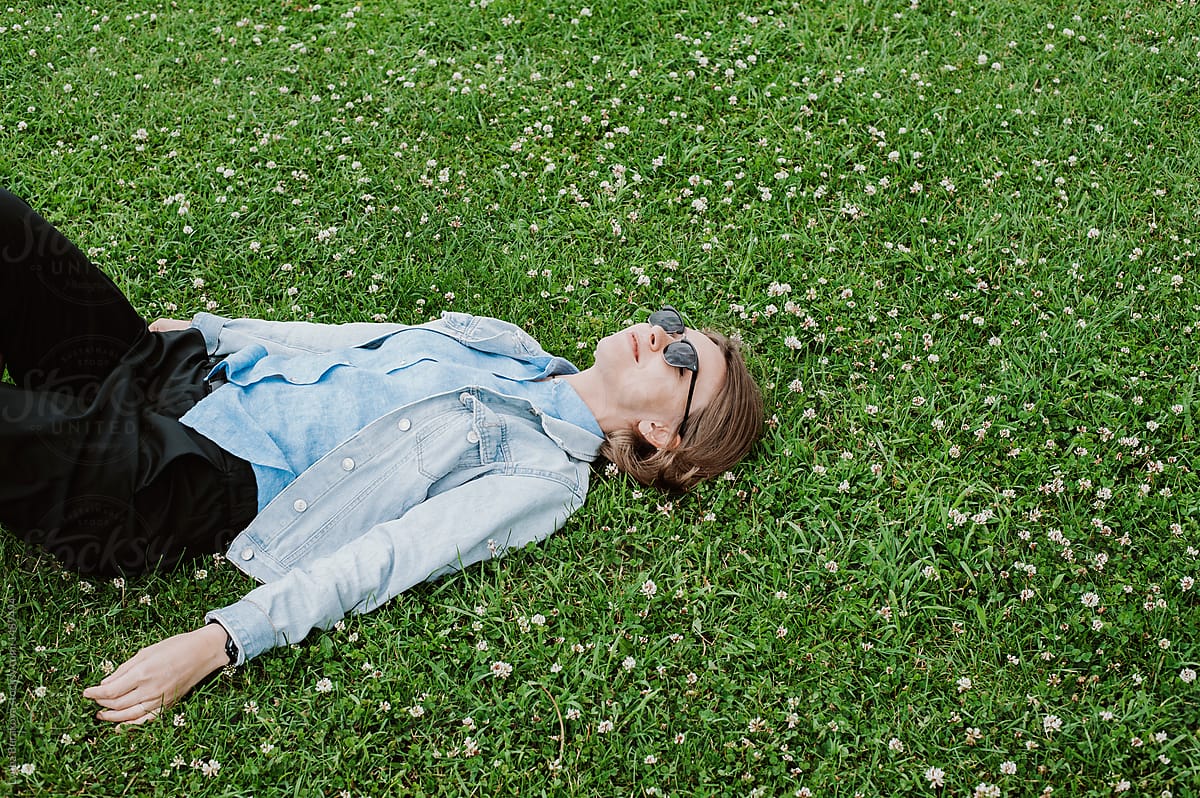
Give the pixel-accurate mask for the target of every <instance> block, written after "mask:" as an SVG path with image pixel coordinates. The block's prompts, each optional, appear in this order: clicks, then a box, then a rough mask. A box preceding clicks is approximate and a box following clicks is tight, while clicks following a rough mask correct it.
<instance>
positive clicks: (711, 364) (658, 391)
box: [594, 322, 725, 448]
mask: <svg viewBox="0 0 1200 798" xmlns="http://www.w3.org/2000/svg"><path fill="white" fill-rule="evenodd" d="M682 339H686V340H687V341H688V342H689V343H691V345H692V347H693V348H694V349H695V350H696V356H697V360H698V365H697V369H696V388H695V391H694V392H693V394H692V404H691V410H690V415H689V418H691V417H693V416H695V415H697V414H698V413H700V412H701V411H702V410H704V408H706V407H708V405H709V403H710V402H711V401H712V400H713V398H714V397H715V396H716V395H717V392H718V391H719V390H721V386H722V384H724V382H725V356H724V355H723V354H722V353H721V349H720V347H718V346H717V344H716V343H714V342H713V341H712V339H710V338H709V337H708V336H707V335H705V334H704V333H702V332H700V331H699V330H694V329H692V328H690V327H689V328H684V330H683V332H682V333H678V334H675V335H672V334H670V333H667V332H666V331H665V330H663V328H662V327H660V326H658V325H651V324H650V323H648V322H643V323H641V324H635V325H633V326H632V327H626V328H625V329H623V330H621V331H620V332H616V333H613V334H612V335H609V336H607V337H606V338H603V339H601V340H600V342H599V343H598V344H597V345H596V361H595V366H594V367H595V368H596V369H598V370H599V371H600V372H601V374H603V376H604V384H605V386H606V388H607V389H608V390H609V396H608V397H607V398H608V400H609V401H610V402H611V403H613V404H614V405H618V406H620V407H622V408H623V409H624V410H625V412H626V413H627V414H628V416H629V418H631V419H632V420H634V422H635V425H636V426H638V428H639V429H640V430H641V431H642V434H643V436H644V437H646V438H647V439H648V440H650V442H651V443H654V444H655V445H657V446H663V445H664V444H663V443H661V442H660V441H656V440H654V439H652V438H651V436H650V434H648V432H647V429H645V428H643V423H645V424H646V425H658V427H659V428H661V429H657V430H656V434H660V435H661V434H665V435H667V437H666V438H663V439H661V440H665V441H673V439H674V436H675V434H676V433H677V431H678V429H679V425H680V424H681V423H682V422H683V418H684V411H685V408H686V407H687V400H688V390H689V388H690V386H691V382H692V372H691V371H690V370H689V369H687V368H683V367H679V366H672V365H671V364H669V363H668V362H667V361H666V359H664V357H663V350H664V349H666V347H667V345H668V344H671V343H673V342H675V341H679V340H682ZM689 424H690V422H689ZM673 445H674V443H673V442H670V443H667V444H666V446H667V447H668V448H669V446H673Z"/></svg>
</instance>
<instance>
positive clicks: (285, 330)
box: [192, 311, 546, 357]
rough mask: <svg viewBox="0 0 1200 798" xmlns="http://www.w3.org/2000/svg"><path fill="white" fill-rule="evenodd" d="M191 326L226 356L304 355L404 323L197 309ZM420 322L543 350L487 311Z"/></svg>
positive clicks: (212, 350)
mask: <svg viewBox="0 0 1200 798" xmlns="http://www.w3.org/2000/svg"><path fill="white" fill-rule="evenodd" d="M192 326H193V327H194V328H196V329H197V330H199V331H200V332H201V333H202V334H203V335H204V344H205V346H206V347H207V348H208V353H209V354H210V355H219V356H226V355H230V354H232V353H234V352H237V351H238V350H240V349H244V348H246V347H248V346H251V345H258V346H262V347H263V348H264V349H265V350H266V351H267V353H268V354H271V355H309V354H319V353H323V352H331V351H333V350H335V349H345V348H347V347H356V346H364V345H366V344H370V343H372V342H374V341H378V340H380V339H383V338H386V337H387V336H389V335H392V334H393V333H396V332H399V331H400V330H403V329H405V327H406V325H403V324H378V323H373V322H354V323H350V324H316V323H313V322H307V321H265V320H263V319H226V318H224V317H222V316H216V315H213V314H211V313H197V314H196V316H195V318H193V319H192ZM421 326H422V327H425V328H428V329H432V330H437V331H438V332H441V333H444V334H446V335H449V336H451V337H453V338H455V339H457V340H459V341H461V342H463V343H464V344H467V345H468V346H471V347H474V348H475V349H479V350H482V351H485V352H494V353H498V354H504V355H509V356H512V357H531V356H536V355H544V354H546V352H545V350H543V349H542V347H541V345H540V344H538V342H537V341H535V340H534V339H533V337H532V336H530V335H529V333H527V332H525V331H524V330H522V329H521V328H520V327H518V326H516V325H515V324H511V323H509V322H506V321H501V320H500V319H493V318H489V317H487V316H474V315H471V314H469V313H458V312H454V311H445V312H443V313H442V316H441V318H439V319H435V320H434V321H430V322H427V323H425V324H423V325H421Z"/></svg>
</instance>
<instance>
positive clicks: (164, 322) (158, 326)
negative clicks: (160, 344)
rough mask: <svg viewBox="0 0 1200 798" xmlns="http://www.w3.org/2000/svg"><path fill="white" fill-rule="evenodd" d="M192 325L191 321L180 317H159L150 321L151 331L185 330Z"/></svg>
mask: <svg viewBox="0 0 1200 798" xmlns="http://www.w3.org/2000/svg"><path fill="white" fill-rule="evenodd" d="M190 326H192V323H191V322H190V321H181V320H179V319H158V320H157V321H153V322H150V328H149V329H150V332H169V331H170V330H183V329H186V328H188V327H190Z"/></svg>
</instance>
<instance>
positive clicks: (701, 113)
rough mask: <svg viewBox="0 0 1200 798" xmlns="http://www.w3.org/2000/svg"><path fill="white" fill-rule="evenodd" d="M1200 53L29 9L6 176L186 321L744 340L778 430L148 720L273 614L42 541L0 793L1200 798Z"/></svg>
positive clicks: (737, 16) (919, 30)
mask: <svg viewBox="0 0 1200 798" xmlns="http://www.w3.org/2000/svg"><path fill="white" fill-rule="evenodd" d="M93 5H95V6H100V7H97V8H93V7H92V6H93ZM1198 23H1200V13H1198V12H1197V9H1196V6H1195V3H1194V1H1193V2H1186V1H1184V0H1132V1H1131V2H1122V3H1117V2H1111V0H1097V1H1096V2H1092V3H1079V4H1075V5H1072V4H1063V3H1058V2H1050V0H1027V2H1021V3H1010V2H999V1H997V2H984V1H983V0H975V2H955V1H953V0H912V1H911V2H895V1H893V2H875V1H874V0H865V1H863V0H830V1H829V2H810V3H794V4H789V3H784V2H772V0H764V2H761V3H758V4H754V3H724V2H719V1H718V0H685V2H678V3H670V2H663V0H643V2H625V0H612V2H605V3H600V2H597V3H596V4H595V5H593V6H591V7H590V8H585V7H582V6H580V5H578V4H574V5H571V4H565V3H563V2H561V1H560V0H546V2H544V3H527V2H520V1H519V0H492V2H489V1H488V0H469V1H468V0H459V2H453V3H451V2H446V0H414V1H413V2H407V1H405V0H390V1H386V2H385V1H384V0H361V1H360V2H359V3H357V4H354V3H351V2H345V1H344V0H328V2H322V3H320V4H316V3H312V4H310V3H307V2H296V1H295V0H285V1H284V2H279V0H273V2H265V3H253V2H249V0H211V2H206V3H198V2H191V1H190V0H178V2H176V1H175V0H171V2H158V1H155V2H147V0H128V2H124V3H105V2H101V0H92V2H91V3H86V2H76V0H61V2H58V3H55V4H43V3H28V2H16V3H15V5H8V6H5V7H3V8H0V85H3V87H4V91H3V92H0V184H4V185H6V186H7V187H9V188H11V189H12V190H13V191H15V192H16V193H18V194H20V195H22V196H24V197H26V198H27V199H28V200H29V201H30V202H31V203H32V204H33V205H34V206H35V207H37V208H38V209H39V210H40V211H41V212H42V213H43V214H44V215H45V216H46V217H47V218H49V219H50V220H51V221H53V222H55V223H56V224H57V225H58V226H59V227H60V228H61V229H63V230H64V232H66V233H67V234H68V235H69V236H70V237H71V238H72V239H74V240H75V241H77V242H78V243H79V244H80V245H81V247H83V248H84V249H85V251H87V252H88V253H89V254H90V255H91V256H92V258H93V259H94V260H95V261H96V262H97V263H98V264H100V265H101V266H103V267H104V268H105V269H106V270H107V271H108V272H109V273H110V274H111V275H112V276H113V278H114V279H115V280H116V281H117V282H118V283H119V284H120V286H121V287H122V289H124V290H125V291H126V292H127V294H128V295H129V296H130V298H131V300H132V301H133V303H134V305H135V306H136V307H137V308H138V310H139V311H140V312H142V313H143V314H144V315H145V316H146V317H147V318H155V317H158V316H175V317H183V318H188V317H190V316H191V315H192V314H193V313H196V312H199V311H203V310H209V311H213V312H216V313H220V314H222V315H226V316H258V317H265V318H274V319H312V320H317V321H330V322H342V321H361V320H371V319H376V320H387V321H398V322H405V323H415V322H420V321H424V320H427V319H429V318H430V317H434V316H436V315H437V314H438V313H440V312H441V311H442V310H445V309H454V310H464V311H470V312H474V313H479V314H484V315H492V316H500V317H503V318H506V319H509V320H512V321H515V322H518V323H520V324H521V325H522V326H524V327H525V328H526V329H528V330H529V331H530V332H532V333H533V334H535V335H536V336H537V338H538V339H539V340H540V341H541V342H542V344H543V345H544V346H546V348H547V349H550V350H551V351H556V352H559V353H562V354H564V355H567V356H568V357H572V358H573V359H575V360H577V361H578V362H580V363H581V364H582V365H586V364H587V363H588V362H590V361H589V358H590V350H591V347H592V345H593V344H594V343H595V341H596V340H597V339H598V338H599V337H601V336H602V335H604V334H606V333H607V332H610V331H612V330H613V329H615V328H617V327H618V326H620V325H622V324H624V323H625V322H626V320H630V319H632V320H639V321H640V320H642V319H644V318H645V315H646V313H647V312H649V311H650V310H653V309H656V308H657V307H658V306H659V305H660V304H661V303H663V302H670V303H672V304H674V305H676V306H677V307H679V308H681V309H683V310H684V311H685V312H686V313H688V314H689V315H690V316H691V317H692V318H694V319H699V320H703V321H704V322H706V323H707V324H709V325H711V326H713V327H715V328H717V329H723V330H729V331H734V332H735V333H736V334H737V335H738V336H740V338H741V339H742V340H743V341H744V344H745V348H746V350H747V352H748V354H749V358H750V360H751V362H752V365H753V367H754V369H755V371H756V372H757V373H758V374H759V375H760V377H761V381H762V383H763V386H764V390H765V394H766V397H767V402H768V408H767V412H768V415H769V417H770V422H769V426H768V429H767V431H766V435H765V438H764V441H763V443H762V445H761V446H760V447H759V448H758V449H757V450H756V452H755V453H754V454H753V455H752V456H751V458H750V459H749V460H748V461H747V462H746V463H744V464H743V465H742V466H741V467H739V468H738V469H736V470H735V471H733V472H731V473H729V474H726V475H725V478H722V479H717V480H714V481H713V482H712V483H711V484H708V485H705V486H702V487H701V488H699V489H698V490H696V491H695V492H694V493H693V494H691V495H688V496H683V497H672V496H667V495H663V494H659V493H657V492H655V491H652V490H646V489H639V488H638V486H636V485H635V484H632V483H630V482H628V481H626V480H625V479H623V478H620V477H615V478H614V477H606V476H604V475H602V474H600V473H598V474H597V475H596V477H597V478H596V479H595V481H594V484H593V488H592V492H591V496H590V498H589V501H588V504H587V506H586V507H585V508H584V510H582V511H581V512H580V513H578V514H577V515H576V516H575V517H574V518H573V519H572V520H571V521H570V523H569V524H568V525H567V527H566V528H565V529H564V530H563V531H562V532H561V533H559V534H557V535H555V536H553V537H552V538H551V539H549V540H548V541H546V542H545V543H544V544H543V545H540V546H537V547H532V548H528V549H525V550H522V551H520V552H516V553H513V554H511V555H509V556H508V557H507V558H505V559H503V560H501V561H494V562H491V563H487V564H485V565H483V566H477V567H473V568H469V569H468V570H466V571H465V572H464V573H461V574H459V575H457V576H454V577H452V578H448V579H444V580H442V581H440V582H437V583H433V584H426V585H423V586H421V587H420V588H418V589H416V590H413V591H411V592H409V593H407V594H405V595H403V596H402V597H400V598H399V599H397V600H395V601H393V602H392V603H391V604H389V605H388V606H387V607H385V608H384V609H382V610H380V611H378V612H375V613H373V614H370V615H366V616H358V617H354V618H350V619H347V620H346V621H345V622H344V623H343V624H339V625H338V626H337V627H336V628H333V629H330V630H328V631H326V632H321V633H314V634H313V635H310V637H309V639H307V640H305V641H304V642H303V643H302V644H300V645H296V646H292V647H290V648H284V649H279V650H276V651H273V652H270V653H267V654H265V655H263V656H262V657H260V658H258V659H256V660H254V661H252V662H250V663H248V664H247V666H246V667H244V668H242V669H239V670H238V671H237V672H236V673H232V674H223V675H221V676H219V677H218V678H216V679H214V680H213V681H211V682H210V683H208V684H206V685H204V686H202V687H201V688H199V689H198V690H197V691H196V692H195V693H194V694H193V695H192V696H191V697H190V698H188V699H187V700H186V701H184V702H182V703H180V704H179V705H178V706H177V707H176V708H174V710H172V711H171V712H170V713H168V715H166V716H164V718H163V722H160V723H157V724H152V725H150V726H148V727H144V728H137V729H126V730H122V731H117V730H115V729H113V728H112V727H110V726H109V725H106V724H101V723H100V722H98V721H96V720H94V719H93V718H92V712H93V711H94V706H93V705H92V704H91V702H88V701H85V700H84V699H83V698H82V696H81V695H80V693H81V691H82V690H83V688H84V687H85V686H87V685H89V684H93V683H94V682H95V681H97V680H98V679H99V678H101V677H102V676H103V674H104V673H105V671H106V670H107V669H110V668H111V667H112V666H113V664H114V663H119V662H121V661H123V660H124V659H126V658H127V657H128V656H130V655H131V654H133V653H134V652H135V651H136V650H137V649H138V648H139V647H141V646H143V645H147V644H149V643H151V642H153V641H155V640H157V639H159V638H161V637H163V636H167V635H171V634H174V633H177V632H181V631H185V630H187V629H190V628H192V627H193V626H195V625H196V624H198V623H199V622H200V620H201V618H202V616H203V614H204V612H205V611H206V610H208V609H212V608H215V607H220V606H224V605H226V604H229V603H232V602H233V601H235V600H236V599H237V598H239V597H240V596H241V595H242V594H244V593H245V592H247V591H248V590H249V589H250V588H251V587H252V582H251V580H250V579H249V578H247V577H245V576H243V575H242V574H241V573H240V572H239V571H238V570H237V569H236V568H234V567H232V566H231V565H230V564H228V563H227V562H224V561H223V560H221V559H220V558H216V559H213V558H210V559H206V560H202V561H199V562H197V563H194V564H192V565H189V566H188V567H187V568H184V569H181V570H179V571H176V572H174V573H170V574H165V575H158V576H153V577H147V578H137V579H132V578H131V579H128V580H126V581H124V582H123V583H122V582H116V583H114V582H95V581H89V580H81V579H80V578H79V577H78V576H76V575H73V574H72V573H70V572H67V571H64V570H63V569H61V568H60V567H58V566H57V565H56V564H55V563H54V562H53V561H52V560H50V559H49V558H48V557H47V556H46V555H44V554H42V553H40V552H39V551H37V550H34V549H30V548H28V547H26V546H24V545H23V544H21V543H19V542H17V541H15V540H14V539H12V538H11V537H10V536H7V535H6V536H4V537H3V538H0V556H2V557H3V560H4V562H5V563H6V566H5V569H4V581H3V586H2V587H0V591H2V592H3V600H2V602H0V607H2V608H3V612H4V617H3V618H2V619H0V650H2V651H3V652H4V672H3V675H2V676H0V719H2V720H3V723H4V725H3V729H4V735H3V737H2V739H0V743H2V745H3V747H2V749H0V750H2V751H3V756H2V757H0V759H2V760H3V771H2V773H3V779H2V781H3V784H2V785H0V794H14V795H88V796H91V795H129V796H134V795H164V796H176V795H189V796H209V795H213V796H216V795H230V796H233V795H238V796H249V795H285V794H286V795H302V796H307V795H330V796H338V795H348V796H355V797H357V796H372V797H376V798H377V797H379V796H390V795H479V796H492V795H509V794H513V795H515V794H520V795H586V796H591V795H605V796H607V795H622V796H624V795H628V796H643V795H657V796H689V795H737V796H777V795H779V796H782V795H797V796H820V797H821V798H825V797H826V796H891V795H929V796H934V795H953V796H973V797H975V798H989V797H990V796H999V795H1005V796H1025V795H1029V796H1036V795H1047V796H1048V795H1051V794H1053V795H1054V796H1055V798H1059V797H1060V796H1109V795H1121V796H1156V797H1158V796H1162V797H1165V796H1171V797H1172V798H1183V796H1194V795H1197V794H1200V790H1198V788H1197V786H1196V785H1197V784H1200V683H1198V682H1197V680H1196V675H1197V671H1200V586H1197V585H1196V584H1195V581H1196V580H1197V579H1200V564H1198V562H1200V490H1198V487H1200V486H1198V484H1197V474H1196V469H1197V467H1200V464H1198V463H1197V452H1198V450H1197V442H1196V434H1197V420H1198V419H1197V415H1198V412H1200V396H1197V389H1198V384H1197V359H1198V357H1200V274H1198V273H1197V268H1196V267H1197V261H1196V251H1197V248H1198V247H1200V133H1198V131H1200V127H1198V126H1197V125H1196V120H1197V119H1198V118H1200V77H1198V76H1200V35H1197V31H1198V30H1200V26H1198ZM482 511H485V510H482ZM498 662H503V663H507V664H508V665H510V666H511V673H510V674H509V675H508V676H507V678H499V677H498V676H497V675H495V674H496V672H497V671H498V672H500V673H501V674H503V672H504V671H505V670H506V669H504V668H502V667H498V668H496V669H495V670H493V664H494V663H498ZM326 688H328V689H326Z"/></svg>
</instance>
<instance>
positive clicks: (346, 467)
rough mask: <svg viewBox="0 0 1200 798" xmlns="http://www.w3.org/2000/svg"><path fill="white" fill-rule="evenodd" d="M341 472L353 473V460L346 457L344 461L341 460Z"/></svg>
mask: <svg viewBox="0 0 1200 798" xmlns="http://www.w3.org/2000/svg"><path fill="white" fill-rule="evenodd" d="M342 470H343V471H353V470H354V459H353V458H350V457H347V458H346V459H345V460H343V461H342Z"/></svg>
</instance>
